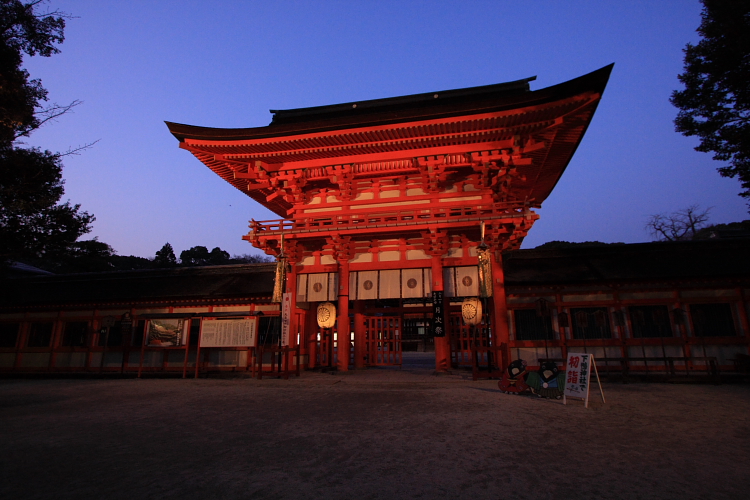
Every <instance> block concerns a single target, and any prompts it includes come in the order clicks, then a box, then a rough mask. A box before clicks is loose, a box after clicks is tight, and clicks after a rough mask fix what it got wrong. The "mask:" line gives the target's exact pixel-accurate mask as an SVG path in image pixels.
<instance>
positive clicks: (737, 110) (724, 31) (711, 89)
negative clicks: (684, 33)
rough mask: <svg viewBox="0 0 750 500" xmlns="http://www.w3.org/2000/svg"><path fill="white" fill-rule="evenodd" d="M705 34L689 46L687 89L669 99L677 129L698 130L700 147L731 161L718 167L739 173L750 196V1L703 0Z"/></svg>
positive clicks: (684, 78) (690, 133)
mask: <svg viewBox="0 0 750 500" xmlns="http://www.w3.org/2000/svg"><path fill="white" fill-rule="evenodd" d="M702 1H703V12H702V13H701V19H702V21H701V24H700V27H699V28H698V33H700V35H701V37H702V40H701V41H700V42H699V43H698V44H697V45H692V44H690V43H688V44H687V46H686V47H685V49H684V52H685V68H684V69H685V71H684V73H682V74H681V75H679V76H678V78H679V80H680V82H682V83H683V84H684V85H685V89H684V90H677V91H674V92H673V93H672V97H671V99H670V101H671V102H672V104H674V105H675V106H676V107H677V108H679V110H680V111H679V113H678V114H677V118H675V129H676V130H677V132H680V133H682V134H683V135H686V136H693V135H695V136H698V137H699V138H700V144H699V145H698V146H697V147H696V148H695V149H696V150H697V151H702V152H705V153H709V152H711V153H713V159H714V160H718V161H721V162H727V163H728V165H727V166H724V167H720V168H719V169H718V170H719V173H720V174H721V175H723V176H725V177H738V178H739V181H740V184H741V185H742V188H743V191H742V192H740V196H743V197H745V198H750V139H749V138H750V2H748V1H747V0H702Z"/></svg>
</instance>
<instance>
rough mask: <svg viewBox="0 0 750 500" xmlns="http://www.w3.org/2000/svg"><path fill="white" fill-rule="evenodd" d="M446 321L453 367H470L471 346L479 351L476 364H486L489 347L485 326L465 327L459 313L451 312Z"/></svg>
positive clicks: (487, 332)
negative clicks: (447, 322)
mask: <svg viewBox="0 0 750 500" xmlns="http://www.w3.org/2000/svg"><path fill="white" fill-rule="evenodd" d="M448 321H449V326H450V328H449V329H448V334H449V335H450V345H451V363H452V364H453V366H472V363H473V361H472V346H475V347H476V348H478V349H479V353H478V356H479V359H477V362H478V363H479V364H480V365H484V364H486V363H487V354H486V349H487V348H489V347H490V341H489V331H488V329H487V325H485V324H484V323H482V324H479V325H476V326H468V325H466V324H465V323H464V321H463V318H462V317H461V312H460V311H459V312H452V313H451V314H450V317H449V318H448ZM483 350H485V351H483Z"/></svg>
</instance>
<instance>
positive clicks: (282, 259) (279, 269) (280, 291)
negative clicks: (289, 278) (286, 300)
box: [271, 234, 286, 304]
mask: <svg viewBox="0 0 750 500" xmlns="http://www.w3.org/2000/svg"><path fill="white" fill-rule="evenodd" d="M280 247H281V251H280V252H279V255H278V257H276V278H275V279H276V280H275V281H274V283H273V297H272V298H271V302H278V303H279V304H281V302H282V299H283V296H284V291H285V290H284V289H285V288H286V287H285V286H284V285H285V284H286V256H285V255H284V235H283V234H282V235H281V243H280Z"/></svg>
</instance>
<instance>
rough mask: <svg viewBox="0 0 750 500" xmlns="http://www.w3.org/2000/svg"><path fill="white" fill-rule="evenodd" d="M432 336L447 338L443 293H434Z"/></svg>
mask: <svg viewBox="0 0 750 500" xmlns="http://www.w3.org/2000/svg"><path fill="white" fill-rule="evenodd" d="M432 336H433V337H445V315H444V314H443V292H439V291H433V292H432Z"/></svg>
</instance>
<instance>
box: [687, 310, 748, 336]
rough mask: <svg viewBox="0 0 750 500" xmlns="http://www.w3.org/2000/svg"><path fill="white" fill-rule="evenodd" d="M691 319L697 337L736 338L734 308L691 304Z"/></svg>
mask: <svg viewBox="0 0 750 500" xmlns="http://www.w3.org/2000/svg"><path fill="white" fill-rule="evenodd" d="M690 317H691V319H692V320H693V331H694V332H695V336H696V337H734V336H736V335H737V330H736V329H735V327H734V318H733V317H732V308H731V306H730V305H729V304H690Z"/></svg>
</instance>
